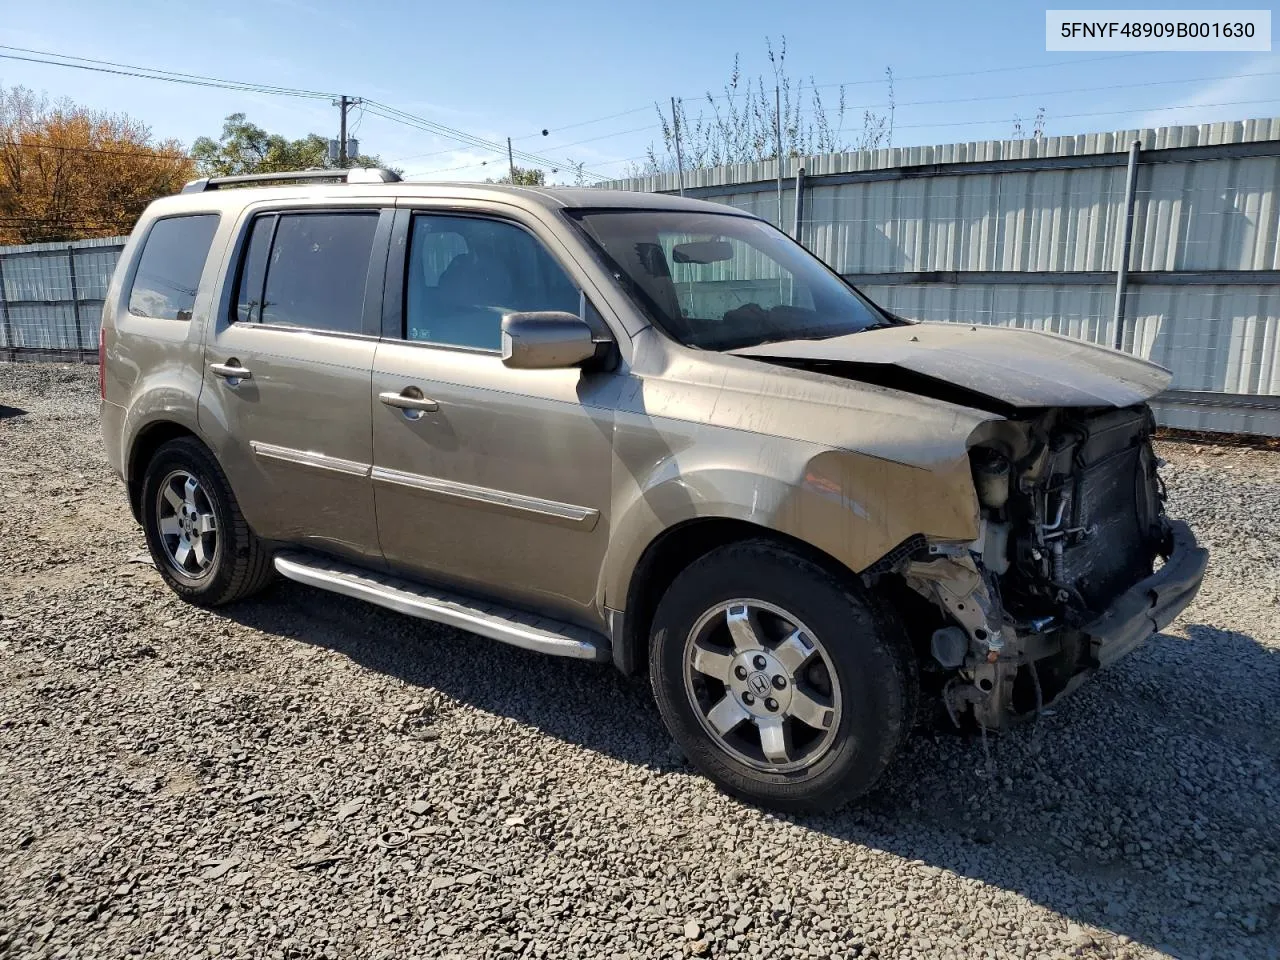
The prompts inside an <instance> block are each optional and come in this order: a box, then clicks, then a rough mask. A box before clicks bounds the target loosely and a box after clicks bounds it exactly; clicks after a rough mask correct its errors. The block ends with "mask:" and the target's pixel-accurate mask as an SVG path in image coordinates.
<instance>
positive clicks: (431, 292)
mask: <svg viewBox="0 0 1280 960" xmlns="http://www.w3.org/2000/svg"><path fill="white" fill-rule="evenodd" d="M513 217H514V213H513ZM533 226H534V225H533V224H531V223H530V222H528V221H523V222H522V221H519V220H516V219H507V218H499V217H496V216H493V215H489V214H487V213H485V212H483V211H477V212H474V213H464V212H461V211H457V210H453V211H449V210H430V209H415V210H407V209H401V210H399V211H398V212H397V226H396V231H395V233H394V235H393V243H392V251H393V253H392V254H391V257H390V259H389V261H388V270H387V274H388V279H387V313H386V322H387V327H386V329H384V336H385V339H384V340H383V341H382V343H381V344H380V345H379V347H378V353H377V357H376V358H375V361H374V373H373V389H372V397H373V480H374V493H375V496H376V500H377V510H378V529H379V536H380V538H381V543H382V549H383V553H384V555H385V557H386V559H387V562H388V563H389V564H390V565H391V566H392V567H393V568H397V569H400V570H403V571H405V572H409V573H412V574H416V575H419V576H422V577H424V578H426V579H429V580H432V581H437V582H442V583H446V584H450V585H452V586H455V587H457V588H460V589H462V590H463V591H467V592H471V593H476V594H480V595H486V596H494V597H500V598H502V599H504V600H507V601H510V602H512V603H515V604H517V605H522V606H526V607H530V608H533V609H535V610H540V611H543V612H547V613H551V614H553V615H556V616H559V617H562V618H564V619H570V620H575V621H579V622H584V623H588V624H590V623H593V622H594V619H595V617H594V613H593V609H594V607H593V605H594V600H595V594H596V588H597V584H598V582H599V574H600V568H601V564H602V562H603V557H604V552H605V547H606V545H607V543H608V529H609V516H608V505H609V497H610V470H611V466H612V449H613V415H614V408H615V406H616V400H617V397H618V394H619V388H620V377H619V375H617V374H615V373H611V372H606V371H599V372H587V371H584V370H580V369H576V368H571V369H564V370H512V369H509V368H507V367H506V366H504V365H503V363H502V355H501V322H502V315H503V314H504V313H508V312H513V311H533V310H564V311H568V312H571V313H574V314H579V313H581V312H583V311H586V312H587V314H588V316H589V317H592V316H594V312H593V311H592V310H591V309H590V307H589V303H588V301H587V299H586V297H585V296H584V294H583V292H582V290H581V288H580V286H579V284H578V283H577V282H575V280H574V279H573V276H572V274H571V273H570V272H569V269H567V268H566V266H565V263H564V262H563V261H561V260H558V259H557V257H556V256H555V255H553V254H552V252H551V250H550V248H549V247H548V245H547V241H548V240H551V239H553V238H552V237H551V236H550V235H547V236H546V238H545V239H543V238H540V237H539V236H538V235H537V234H536V233H535V232H534V229H533ZM406 249H407V255H406ZM596 322H598V323H599V325H600V327H601V329H602V332H607V331H605V330H604V327H603V323H602V322H600V321H598V318H597V319H596ZM404 397H409V398H420V399H421V404H420V405H416V406H417V408H416V409H415V407H414V406H408V407H405V406H402V405H398V404H399V402H400V400H401V398H404Z"/></svg>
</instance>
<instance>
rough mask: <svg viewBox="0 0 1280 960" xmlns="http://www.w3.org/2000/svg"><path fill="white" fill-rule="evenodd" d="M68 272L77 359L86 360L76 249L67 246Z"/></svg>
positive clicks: (69, 245)
mask: <svg viewBox="0 0 1280 960" xmlns="http://www.w3.org/2000/svg"><path fill="white" fill-rule="evenodd" d="M67 272H68V273H69V274H70V276H71V316H72V317H74V318H75V324H76V359H77V360H83V359H84V331H83V330H82V329H81V327H80V288H79V287H78V286H76V248H75V247H74V246H73V245H71V244H67Z"/></svg>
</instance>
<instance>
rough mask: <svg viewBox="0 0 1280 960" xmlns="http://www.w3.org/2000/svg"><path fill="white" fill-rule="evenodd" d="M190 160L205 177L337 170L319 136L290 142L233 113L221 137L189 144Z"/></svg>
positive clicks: (364, 163)
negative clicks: (193, 161) (287, 171)
mask: <svg viewBox="0 0 1280 960" xmlns="http://www.w3.org/2000/svg"><path fill="white" fill-rule="evenodd" d="M191 157H192V159H193V160H195V162H196V167H197V168H198V169H199V171H200V175H201V176H204V177H229V176H236V175H239V174H246V173H280V172H284V171H286V170H315V169H330V168H339V167H340V166H341V164H338V163H334V162H331V161H330V160H329V141H328V139H327V138H325V137H322V136H320V134H318V133H309V134H307V135H306V136H305V137H302V138H301V139H299V140H289V139H287V138H286V137H284V136H282V135H280V134H278V133H267V131H266V130H263V129H262V128H261V127H260V126H258V125H257V124H255V123H251V122H250V121H249V120H247V119H246V118H245V115H244V114H243V113H233V114H231V115H230V116H228V117H227V119H226V120H225V121H224V122H223V124H222V136H221V137H220V138H219V139H217V140H214V139H212V138H211V137H199V138H198V139H197V140H196V142H195V143H193V144H192V145H191ZM346 166H348V167H380V166H382V161H381V160H379V159H378V158H377V157H369V156H364V155H363V154H362V155H360V156H357V157H349V158H347V163H346Z"/></svg>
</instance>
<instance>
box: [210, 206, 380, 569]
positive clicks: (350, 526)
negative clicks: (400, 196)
mask: <svg viewBox="0 0 1280 960" xmlns="http://www.w3.org/2000/svg"><path fill="white" fill-rule="evenodd" d="M246 219H247V222H246V223H244V224H243V229H242V232H241V234H240V241H239V243H238V244H237V245H236V247H235V252H234V254H233V257H232V263H231V265H230V268H229V269H230V271H231V272H230V273H229V274H228V276H229V279H231V280H233V281H234V282H233V283H229V285H228V291H227V292H226V294H224V296H223V298H222V309H221V310H220V311H219V315H218V317H217V319H216V324H215V325H214V327H213V331H212V333H211V335H210V337H209V340H208V341H207V346H206V350H205V384H204V391H203V393H202V396H201V404H200V406H201V409H200V425H201V428H202V430H203V431H204V432H205V434H206V436H208V437H209V438H210V440H211V442H212V443H213V444H214V446H215V452H216V453H217V455H218V459H219V461H220V462H221V464H222V466H223V469H224V470H226V472H227V476H228V478H229V479H230V481H231V486H232V489H234V490H235V492H236V496H237V498H238V499H239V501H240V507H241V510H242V511H243V512H244V515H245V518H246V519H247V520H248V521H249V523H250V525H251V526H252V527H253V528H254V530H255V531H256V532H257V533H258V534H259V535H260V536H263V537H266V538H269V539H275V540H283V541H289V542H293V543H299V544H303V545H306V546H310V547H314V548H317V549H321V550H325V551H328V552H332V553H337V554H340V555H345V556H349V557H352V558H354V559H358V560H361V561H364V562H378V561H380V560H381V555H380V551H379V548H378V538H377V522H376V519H375V516H374V510H373V491H372V487H371V485H370V479H369V470H370V464H371V461H372V452H373V451H372V439H371V436H370V410H369V385H370V377H371V371H372V367H373V355H374V349H375V346H376V344H377V338H376V336H375V334H376V332H377V327H378V323H379V319H378V315H379V313H380V302H381V294H382V275H383V271H384V267H385V263H386V250H387V238H388V236H389V232H390V226H391V219H392V211H391V210H389V209H388V210H385V211H384V210H382V209H381V207H380V206H379V205H377V204H373V203H369V204H363V205H361V204H355V205H344V206H339V207H330V208H324V207H314V206H312V207H306V208H288V207H282V208H274V209H271V208H259V209H256V210H253V211H251V213H250V214H249V215H248V217H247V218H246Z"/></svg>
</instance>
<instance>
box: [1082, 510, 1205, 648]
mask: <svg viewBox="0 0 1280 960" xmlns="http://www.w3.org/2000/svg"><path fill="white" fill-rule="evenodd" d="M1169 527H1170V532H1171V535H1172V540H1173V548H1172V550H1171V551H1170V553H1169V556H1168V558H1167V559H1166V560H1165V562H1164V565H1163V566H1162V567H1161V568H1160V569H1159V570H1157V571H1156V572H1155V573H1153V574H1152V575H1151V576H1149V577H1147V578H1146V579H1145V580H1141V581H1139V582H1138V583H1137V584H1135V585H1134V586H1132V587H1130V588H1129V589H1128V590H1126V591H1125V592H1124V593H1122V594H1121V595H1120V596H1119V597H1117V598H1116V599H1115V600H1114V601H1113V602H1112V604H1111V606H1110V607H1109V608H1108V610H1107V612H1106V613H1104V614H1102V616H1100V617H1098V618H1097V619H1096V620H1094V621H1093V622H1091V623H1089V624H1088V625H1086V626H1085V627H1084V628H1083V630H1082V632H1083V633H1084V634H1085V636H1087V637H1088V638H1089V642H1090V644H1091V645H1092V649H1091V651H1090V652H1091V654H1092V660H1093V661H1094V663H1095V664H1096V665H1097V666H1099V667H1109V666H1111V665H1112V664H1113V663H1115V662H1116V661H1117V660H1119V659H1120V658H1121V657H1123V656H1125V655H1126V654H1127V653H1129V652H1131V651H1132V650H1133V649H1134V648H1135V647H1137V646H1138V645H1139V644H1141V643H1142V641H1144V640H1146V639H1147V637H1149V636H1151V635H1152V634H1153V633H1155V632H1156V631H1158V630H1163V629H1164V628H1165V627H1167V626H1168V625H1169V624H1170V623H1172V622H1173V620H1174V618H1175V617H1177V615H1178V614H1180V613H1181V612H1182V611H1183V610H1184V609H1185V608H1186V606H1187V604H1189V603H1190V602H1191V601H1192V599H1193V598H1194V597H1195V595H1196V592H1197V591H1198V590H1199V589H1200V583H1201V581H1202V580H1204V571H1205V568H1206V567H1207V566H1208V563H1209V551H1208V550H1206V549H1205V548H1204V547H1201V546H1199V545H1198V544H1197V543H1196V537H1195V534H1194V533H1192V532H1191V528H1190V527H1189V526H1187V524H1186V523H1184V522H1183V521H1181V520H1171V521H1170V522H1169Z"/></svg>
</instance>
